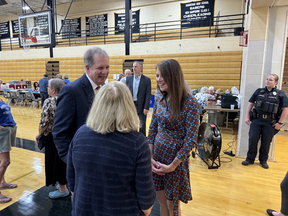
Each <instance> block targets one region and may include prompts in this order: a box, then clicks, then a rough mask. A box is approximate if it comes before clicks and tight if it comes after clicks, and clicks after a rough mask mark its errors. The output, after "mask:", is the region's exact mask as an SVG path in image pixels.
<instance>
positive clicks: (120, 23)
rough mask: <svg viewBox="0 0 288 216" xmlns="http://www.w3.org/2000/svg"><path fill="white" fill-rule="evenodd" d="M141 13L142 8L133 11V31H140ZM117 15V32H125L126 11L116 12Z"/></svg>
mask: <svg viewBox="0 0 288 216" xmlns="http://www.w3.org/2000/svg"><path fill="white" fill-rule="evenodd" d="M139 15H140V9H139V10H137V11H133V12H132V33H139V31H140V30H139ZM114 16H115V34H124V31H125V13H120V14H117V13H114Z"/></svg>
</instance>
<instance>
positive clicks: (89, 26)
mask: <svg viewBox="0 0 288 216" xmlns="http://www.w3.org/2000/svg"><path fill="white" fill-rule="evenodd" d="M107 34H108V29H107V14H102V15H95V16H91V17H86V36H87V37H91V36H98V35H107Z"/></svg>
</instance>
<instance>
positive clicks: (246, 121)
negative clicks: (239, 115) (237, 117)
mask: <svg viewBox="0 0 288 216" xmlns="http://www.w3.org/2000/svg"><path fill="white" fill-rule="evenodd" d="M245 123H246V124H247V125H250V123H251V122H250V119H249V118H247V117H246V118H245Z"/></svg>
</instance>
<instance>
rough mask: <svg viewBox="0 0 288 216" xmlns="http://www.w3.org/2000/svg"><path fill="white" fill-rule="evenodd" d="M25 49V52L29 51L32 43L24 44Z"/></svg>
mask: <svg viewBox="0 0 288 216" xmlns="http://www.w3.org/2000/svg"><path fill="white" fill-rule="evenodd" d="M23 50H24V51H25V52H29V50H30V45H27V44H26V45H23Z"/></svg>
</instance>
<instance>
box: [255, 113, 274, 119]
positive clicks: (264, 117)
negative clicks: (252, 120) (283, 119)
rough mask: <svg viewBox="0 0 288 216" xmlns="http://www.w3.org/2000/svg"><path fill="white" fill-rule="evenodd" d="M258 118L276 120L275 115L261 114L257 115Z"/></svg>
mask: <svg viewBox="0 0 288 216" xmlns="http://www.w3.org/2000/svg"><path fill="white" fill-rule="evenodd" d="M257 118H263V119H267V118H272V119H274V118H275V114H260V113H257Z"/></svg>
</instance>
